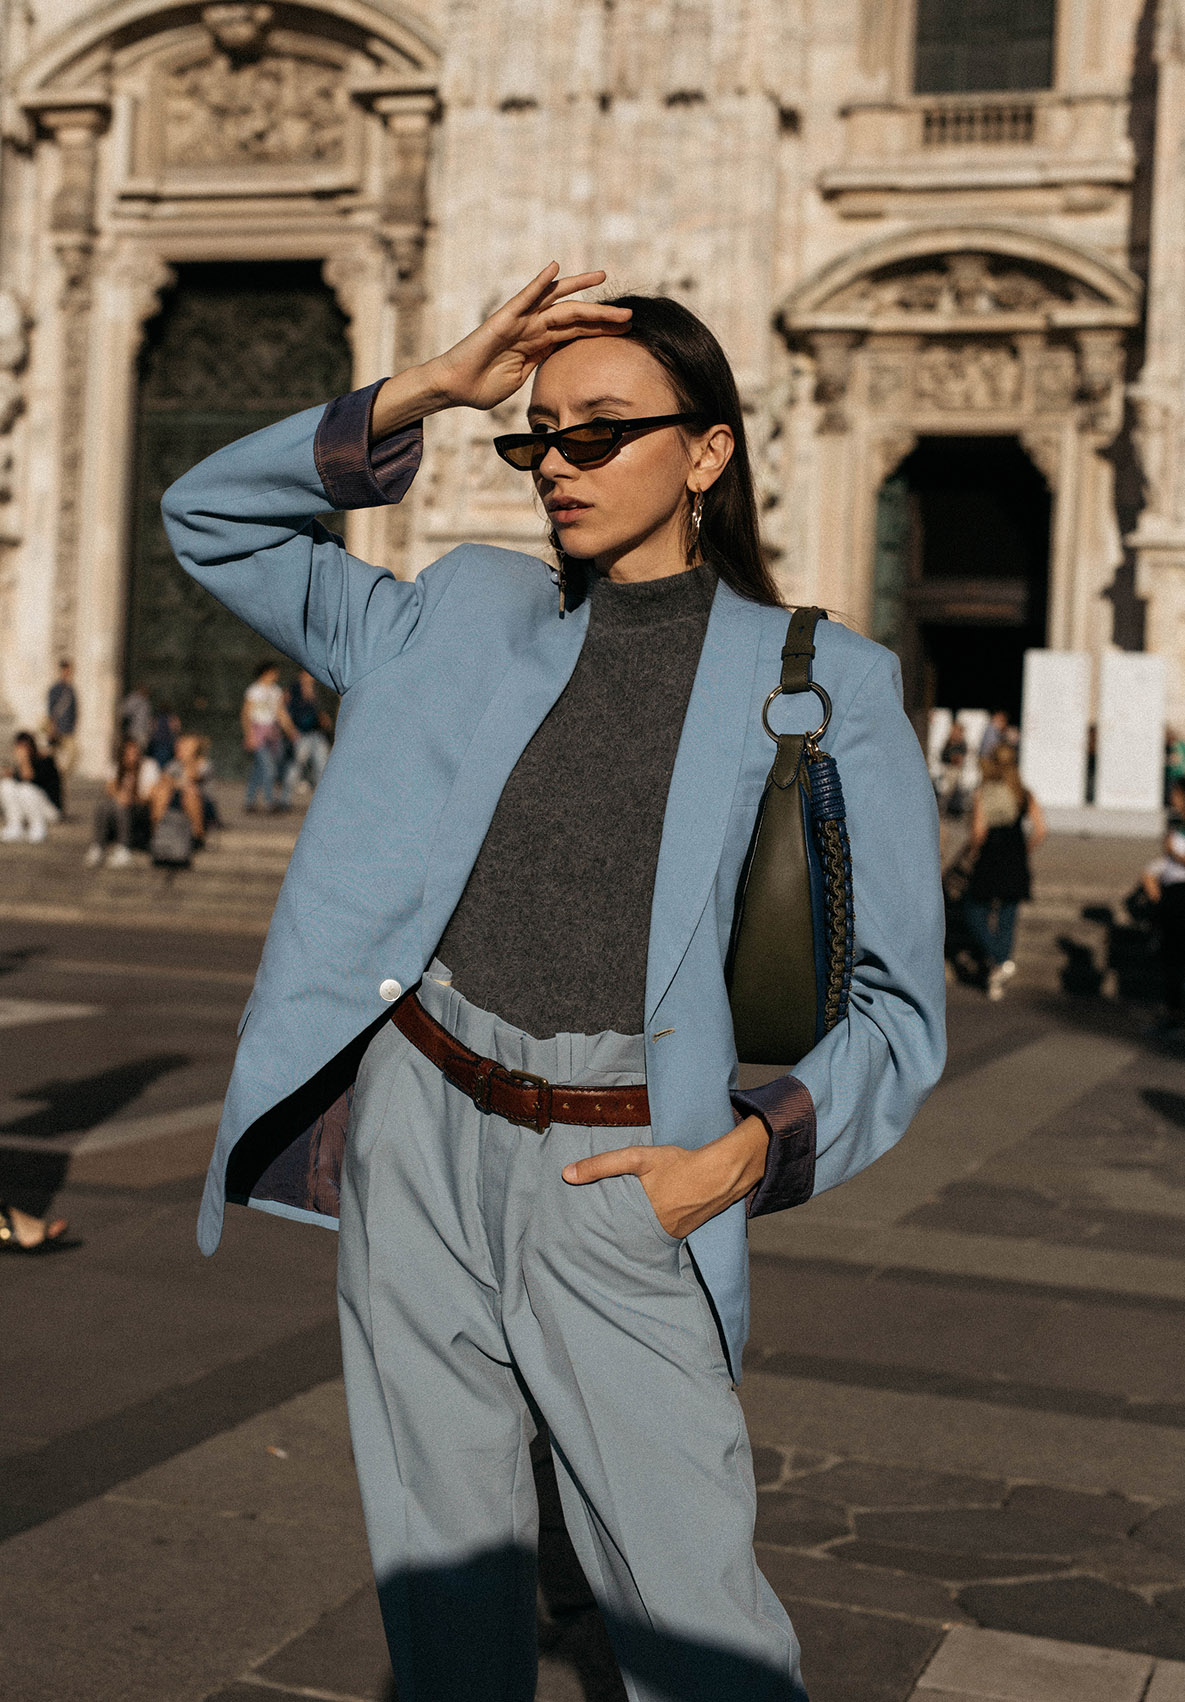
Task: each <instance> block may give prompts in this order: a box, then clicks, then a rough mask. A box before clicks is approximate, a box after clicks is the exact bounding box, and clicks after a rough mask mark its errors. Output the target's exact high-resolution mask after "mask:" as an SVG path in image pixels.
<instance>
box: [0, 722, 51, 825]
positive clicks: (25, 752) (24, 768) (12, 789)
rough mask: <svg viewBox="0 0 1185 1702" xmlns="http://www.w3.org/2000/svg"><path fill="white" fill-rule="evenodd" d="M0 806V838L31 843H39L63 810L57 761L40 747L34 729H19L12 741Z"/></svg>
mask: <svg viewBox="0 0 1185 1702" xmlns="http://www.w3.org/2000/svg"><path fill="white" fill-rule="evenodd" d="M0 810H2V811H3V813H4V829H3V832H0V840H6V841H9V842H11V841H12V840H16V839H26V840H28V842H29V844H30V845H40V844H41V842H42V840H44V838H45V836H46V834H47V833H48V831H49V829H50V827H51V826H52V825H53V823H54V822H55V821H57V820H58V818H59V816H60V815H61V813H62V782H61V779H60V777H59V775H58V768H57V764H56V763H55V762H54V759H53V757H52V756H50V755H49V754H48V753H47V752H43V751H39V750H38V748H37V741H36V739H35V738H34V737H33V735H32V733H18V734H17V735H16V737H15V738H14V739H13V741H12V766H11V767H10V768H8V769H6V770H5V772H4V775H3V777H0Z"/></svg>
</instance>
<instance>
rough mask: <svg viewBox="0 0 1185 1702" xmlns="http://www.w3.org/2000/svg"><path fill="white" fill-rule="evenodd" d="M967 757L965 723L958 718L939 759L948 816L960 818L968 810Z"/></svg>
mask: <svg viewBox="0 0 1185 1702" xmlns="http://www.w3.org/2000/svg"><path fill="white" fill-rule="evenodd" d="M967 757H968V750H967V734H966V730H965V729H964V727H963V723H962V722H961V721H960V720H958V719H957V718H956V719H955V720H954V721H952V722H951V728H950V732H949V733H948V734H947V737H946V743H945V744H944V745H943V747H942V754H941V756H940V758H939V761H940V762H941V763H942V783H941V784H942V804H943V809H944V810H945V811H946V814H947V815H948V816H953V817H959V816H961V815H963V813H964V811H965V810H966V808H967V795H966V789H965V787H966V769H967Z"/></svg>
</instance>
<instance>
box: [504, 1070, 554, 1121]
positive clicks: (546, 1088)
mask: <svg viewBox="0 0 1185 1702" xmlns="http://www.w3.org/2000/svg"><path fill="white" fill-rule="evenodd" d="M506 1074H507V1075H508V1076H509V1077H510V1079H511V1081H516V1082H522V1083H523V1085H524V1086H526V1087H533V1088H534V1089H535V1090H536V1092H537V1093H538V1095H539V1101H538V1107H537V1109H536V1112H535V1118H534V1121H533V1122H532V1121H531V1120H530V1119H529V1118H527V1117H510V1118H508V1119H507V1121H508V1122H511V1123H516V1124H517V1125H518V1127H519V1128H520V1129H534V1131H535V1133H536V1134H537V1135H542V1134H545V1133H546V1131H547V1130H548V1129H549V1128H550V1127H551V1120H552V1119H551V1083H550V1082H549V1081H548V1079H547V1077H546V1076H533V1075H532V1074H531V1072H530V1070H507V1072H506Z"/></svg>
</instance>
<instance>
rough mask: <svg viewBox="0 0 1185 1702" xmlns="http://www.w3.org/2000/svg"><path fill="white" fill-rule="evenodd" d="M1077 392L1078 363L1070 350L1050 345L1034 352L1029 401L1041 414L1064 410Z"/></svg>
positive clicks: (1070, 403)
mask: <svg viewBox="0 0 1185 1702" xmlns="http://www.w3.org/2000/svg"><path fill="white" fill-rule="evenodd" d="M1077 393H1078V363H1077V361H1076V360H1075V358H1074V351H1073V349H1068V348H1065V347H1062V346H1060V345H1058V344H1053V345H1051V346H1050V347H1049V348H1046V349H1043V350H1042V351H1041V353H1040V354H1039V355H1038V357H1037V360H1036V362H1035V365H1034V371H1033V401H1034V404H1035V406H1036V407H1037V409H1038V410H1039V411H1040V412H1041V413H1064V412H1065V410H1066V409H1067V408H1069V407H1071V406H1072V405H1073V402H1074V398H1075V396H1076V395H1077Z"/></svg>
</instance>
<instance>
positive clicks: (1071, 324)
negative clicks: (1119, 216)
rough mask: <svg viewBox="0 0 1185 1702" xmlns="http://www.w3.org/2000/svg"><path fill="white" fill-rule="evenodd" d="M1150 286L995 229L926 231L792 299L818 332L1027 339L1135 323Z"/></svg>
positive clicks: (1106, 264)
mask: <svg viewBox="0 0 1185 1702" xmlns="http://www.w3.org/2000/svg"><path fill="white" fill-rule="evenodd" d="M1139 312H1140V283H1139V280H1138V279H1137V278H1136V277H1135V276H1134V275H1133V274H1132V273H1130V272H1126V271H1124V270H1123V268H1121V267H1119V266H1116V265H1114V264H1113V263H1112V262H1111V261H1110V260H1108V259H1106V258H1105V257H1103V256H1101V255H1097V254H1093V253H1091V252H1089V251H1087V250H1085V249H1080V248H1072V247H1070V246H1069V245H1068V244H1066V243H1062V242H1057V241H1055V240H1053V239H1052V238H1048V237H1042V236H1037V235H1035V234H1034V233H1033V232H1031V231H1020V230H1012V229H1010V228H1006V227H1003V226H1001V227H993V226H950V227H948V228H919V229H917V230H913V231H907V232H905V233H904V234H902V235H901V236H898V237H894V238H891V239H890V240H889V241H886V242H880V243H873V244H870V245H869V246H868V247H866V248H861V249H856V250H855V251H853V252H852V253H850V254H846V255H844V256H843V257H842V258H841V259H839V260H836V261H833V262H832V264H831V265H829V266H826V267H824V269H823V270H822V271H821V272H819V273H817V274H816V275H815V277H813V278H811V279H809V280H808V281H807V282H806V283H805V284H803V285H801V286H800V287H799V288H798V289H796V290H795V291H794V293H793V294H792V295H791V296H790V297H789V299H788V300H787V301H786V303H785V306H784V307H783V309H782V312H781V315H780V320H781V324H782V328H783V330H784V331H785V332H786V333H787V334H788V335H790V336H793V335H794V334H795V333H799V332H809V331H841V330H843V331H849V332H857V333H868V332H873V331H878V332H879V331H893V332H914V333H920V334H922V335H933V334H941V333H943V332H948V331H949V332H958V331H975V332H981V331H996V332H1003V331H1009V332H1019V331H1025V330H1033V331H1043V330H1048V329H1055V328H1056V329H1066V330H1077V329H1079V328H1087V327H1103V326H1107V327H1118V326H1127V325H1135V324H1136V323H1137V322H1138V320H1139Z"/></svg>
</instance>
